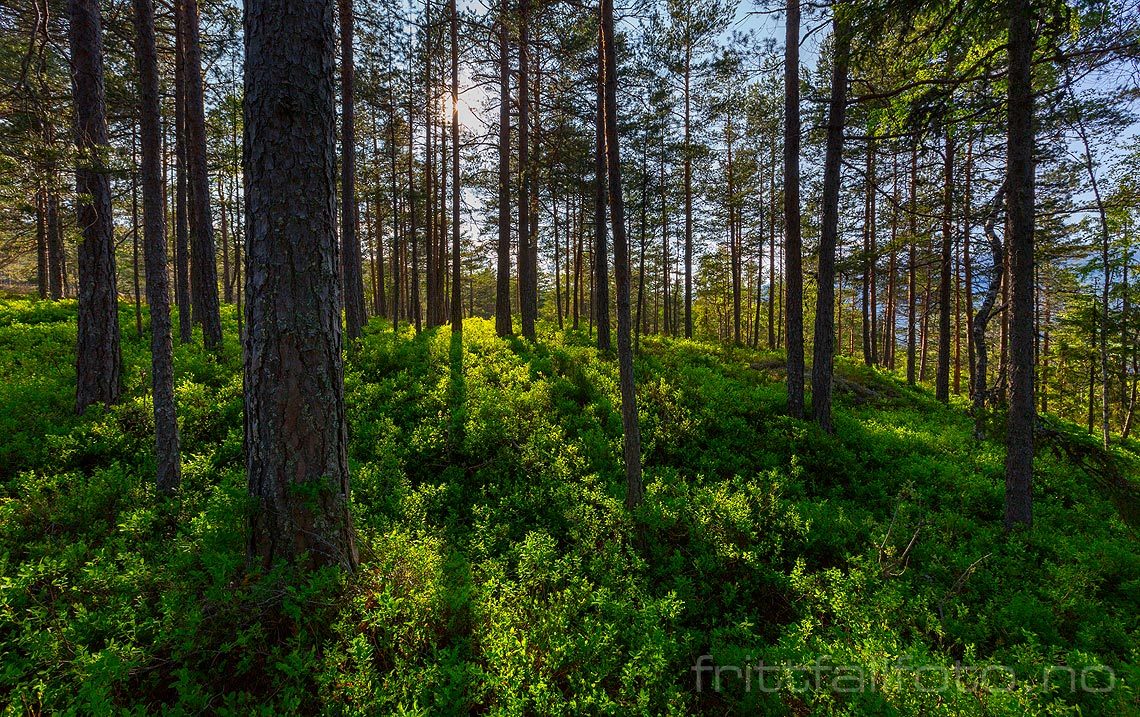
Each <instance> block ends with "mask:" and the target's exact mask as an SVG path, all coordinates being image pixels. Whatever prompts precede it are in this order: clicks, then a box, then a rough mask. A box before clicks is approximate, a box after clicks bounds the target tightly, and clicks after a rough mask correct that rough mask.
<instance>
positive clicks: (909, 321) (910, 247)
mask: <svg viewBox="0 0 1140 717" xmlns="http://www.w3.org/2000/svg"><path fill="white" fill-rule="evenodd" d="M908 224H909V229H910V231H908V232H907V233H908V234H909V235H910V236H908V237H907V295H906V302H907V303H906V382H907V383H908V384H910V385H911V386H913V385H914V359H915V355H914V354H915V329H916V328H917V323H918V257H917V256H916V246H915V245H916V244H917V243H918V140H917V139H916V140H915V144H914V147H913V148H912V149H911V154H910V218H909V222H908Z"/></svg>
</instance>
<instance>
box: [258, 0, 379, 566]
mask: <svg viewBox="0 0 1140 717" xmlns="http://www.w3.org/2000/svg"><path fill="white" fill-rule="evenodd" d="M289 10H290V11H289V12H282V11H281V8H280V7H279V3H277V2H273V1H271V0H246V3H245V38H246V62H245V153H244V154H245V162H244V164H245V176H246V185H247V191H246V221H247V224H248V227H249V230H248V234H247V247H248V248H247V252H248V261H249V273H250V275H249V281H248V283H247V285H246V298H247V302H246V311H247V322H246V324H247V334H248V336H247V340H246V356H245V436H246V447H247V453H246V470H247V473H248V475H249V490H250V494H251V495H252V496H253V498H254V500H255V501H256V505H255V507H254V510H253V513H252V519H251V526H250V534H249V550H250V556H251V558H252V559H253V560H255V561H257V562H258V563H260V564H261V565H262V566H264V567H268V566H269V565H270V564H271V563H273V562H274V561H275V560H278V559H280V560H284V561H287V562H290V563H300V564H305V565H309V566H317V565H330V564H331V565H339V566H341V567H343V568H346V569H349V570H351V569H353V568H355V567H356V565H357V563H358V558H357V552H356V542H355V537H354V535H353V530H352V521H351V518H350V517H349V508H348V504H349V493H348V491H349V488H348V457H347V443H348V431H347V428H346V424H345V414H344V370H343V366H342V364H341V324H340V309H341V307H340V301H339V295H340V291H339V284H340V276H339V272H338V271H337V261H336V254H337V245H336V244H337V242H336V103H335V101H334V94H335V91H334V48H335V47H336V27H335V23H334V20H333V0H309V2H305V3H292V4H291V5H290V8H289ZM282 108H289V110H290V111H288V112H283V111H282Z"/></svg>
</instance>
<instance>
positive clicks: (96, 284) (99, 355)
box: [68, 0, 123, 413]
mask: <svg viewBox="0 0 1140 717" xmlns="http://www.w3.org/2000/svg"><path fill="white" fill-rule="evenodd" d="M68 9H69V11H70V14H71V23H70V29H69V33H68V34H69V39H70V44H71V88H72V92H73V94H74V97H75V130H76V132H75V146H76V147H77V148H78V150H79V161H78V164H77V166H76V169H75V191H76V194H77V195H78V199H77V201H76V205H77V210H78V211H77V219H78V222H79V226H80V227H82V228H83V239H82V240H81V241H80V244H79V261H78V264H79V326H78V342H77V346H76V362H75V368H76V388H75V405H76V409H77V410H78V411H79V413H83V411H84V410H86V408H87V407H88V406H90V405H91V404H93V403H103V404H108V405H109V404H112V403H115V402H116V401H118V400H119V395H120V393H121V391H122V381H121V372H122V366H123V359H122V355H121V353H120V351H119V300H118V291H117V288H116V281H115V241H114V237H113V235H112V229H111V182H110V178H109V176H108V174H107V172H106V171H105V170H104V168H103V165H104V162H105V161H106V157H105V156H104V155H105V154H106V152H107V151H108V146H107V115H106V100H105V98H104V94H103V38H102V20H101V19H100V16H99V3H98V0H70V2H69V3H68Z"/></svg>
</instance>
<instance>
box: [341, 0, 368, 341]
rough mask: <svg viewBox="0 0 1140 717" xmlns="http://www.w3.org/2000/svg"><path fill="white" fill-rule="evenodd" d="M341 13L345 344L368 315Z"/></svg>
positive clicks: (347, 32) (346, 19) (349, 62)
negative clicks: (346, 339) (358, 228)
mask: <svg viewBox="0 0 1140 717" xmlns="http://www.w3.org/2000/svg"><path fill="white" fill-rule="evenodd" d="M339 5H340V7H339V10H340V112H341V114H340V154H341V162H340V192H341V203H340V256H341V275H342V276H343V277H344V325H345V329H346V333H347V334H348V340H349V341H353V340H355V339H358V338H360V329H361V328H362V327H363V326H364V323H365V321H366V320H367V317H368V314H367V312H366V311H365V309H364V269H363V266H362V265H361V258H360V236H359V235H358V234H357V221H356V211H357V210H356V108H355V106H354V105H355V102H356V92H355V87H354V83H355V78H356V72H355V68H354V62H353V36H354V33H353V20H354V18H353V8H352V0H339Z"/></svg>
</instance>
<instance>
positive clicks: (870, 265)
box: [862, 137, 876, 366]
mask: <svg viewBox="0 0 1140 717" xmlns="http://www.w3.org/2000/svg"><path fill="white" fill-rule="evenodd" d="M875 184H876V182H875V139H874V137H872V138H871V139H869V140H867V187H866V197H865V198H864V213H863V304H862V308H863V362H864V363H865V364H867V365H868V366H874V365H875V363H876V360H875V358H876V357H875V331H874V327H875V290H874V283H875V264H874V262H875V259H874V253H875V248H874V245H875V190H876V186H875Z"/></svg>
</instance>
